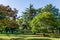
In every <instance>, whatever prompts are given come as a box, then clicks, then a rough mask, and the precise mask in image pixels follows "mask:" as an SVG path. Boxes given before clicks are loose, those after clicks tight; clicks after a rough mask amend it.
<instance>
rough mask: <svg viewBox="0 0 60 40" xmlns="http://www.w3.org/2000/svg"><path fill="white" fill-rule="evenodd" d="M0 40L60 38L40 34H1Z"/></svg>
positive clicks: (54, 39)
mask: <svg viewBox="0 0 60 40" xmlns="http://www.w3.org/2000/svg"><path fill="white" fill-rule="evenodd" d="M0 40H60V38H50V37H40V36H39V35H16V34H8V35H7V34H0Z"/></svg>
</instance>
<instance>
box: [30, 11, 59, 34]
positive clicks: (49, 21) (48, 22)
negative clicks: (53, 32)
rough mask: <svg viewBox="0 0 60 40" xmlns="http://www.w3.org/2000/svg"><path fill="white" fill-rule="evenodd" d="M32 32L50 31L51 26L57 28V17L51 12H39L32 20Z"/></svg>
mask: <svg viewBox="0 0 60 40" xmlns="http://www.w3.org/2000/svg"><path fill="white" fill-rule="evenodd" d="M30 26H31V27H32V29H31V31H32V33H35V32H36V33H37V32H38V33H40V32H48V30H49V29H50V28H53V29H55V28H56V27H57V26H58V23H57V19H56V18H55V16H54V15H53V13H51V12H42V13H39V14H38V15H37V16H36V17H35V18H33V20H32V21H31V22H30Z"/></svg>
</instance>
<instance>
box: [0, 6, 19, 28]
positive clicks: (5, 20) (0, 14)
mask: <svg viewBox="0 0 60 40" xmlns="http://www.w3.org/2000/svg"><path fill="white" fill-rule="evenodd" d="M17 13H18V11H17V10H16V9H15V8H14V10H12V8H11V7H10V6H4V5H0V28H1V29H2V28H5V27H13V26H11V24H13V23H15V24H16V22H15V21H16V17H17ZM16 27H18V26H16Z"/></svg>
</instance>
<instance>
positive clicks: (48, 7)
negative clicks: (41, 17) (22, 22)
mask: <svg viewBox="0 0 60 40" xmlns="http://www.w3.org/2000/svg"><path fill="white" fill-rule="evenodd" d="M38 12H40V13H41V12H52V13H53V14H54V15H55V16H58V14H59V9H58V8H56V7H55V6H53V5H52V4H47V5H46V6H45V7H44V8H39V9H38Z"/></svg>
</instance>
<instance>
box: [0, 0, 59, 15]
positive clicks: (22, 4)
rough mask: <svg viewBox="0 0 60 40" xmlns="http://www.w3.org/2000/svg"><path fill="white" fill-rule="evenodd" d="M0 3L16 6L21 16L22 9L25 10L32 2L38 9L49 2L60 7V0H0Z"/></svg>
mask: <svg viewBox="0 0 60 40" xmlns="http://www.w3.org/2000/svg"><path fill="white" fill-rule="evenodd" d="M0 4H3V5H9V6H10V7H11V8H16V9H17V10H18V16H21V15H22V11H25V9H26V8H27V7H29V5H30V4H33V6H34V8H36V9H38V8H41V7H44V6H46V5H47V4H52V5H53V6H56V8H59V9H60V0H0Z"/></svg>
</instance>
